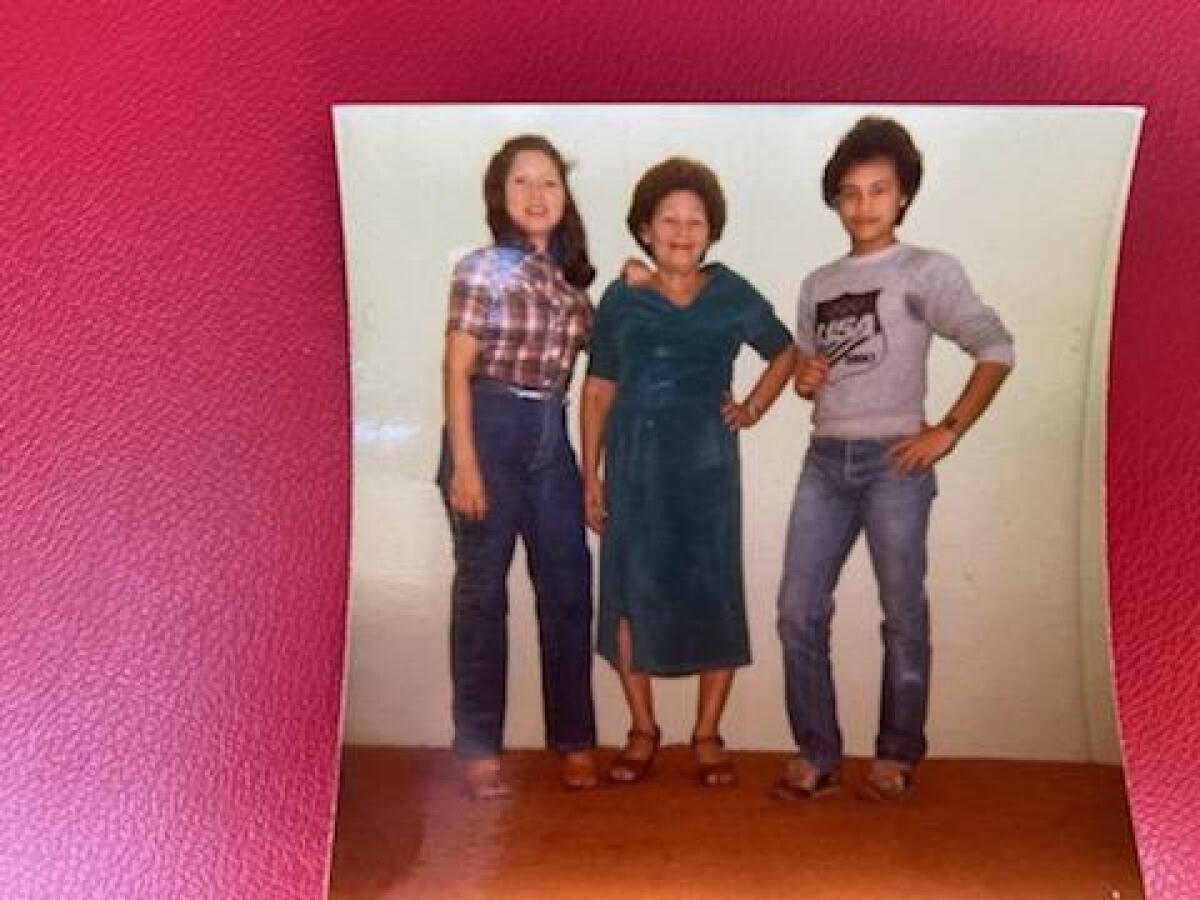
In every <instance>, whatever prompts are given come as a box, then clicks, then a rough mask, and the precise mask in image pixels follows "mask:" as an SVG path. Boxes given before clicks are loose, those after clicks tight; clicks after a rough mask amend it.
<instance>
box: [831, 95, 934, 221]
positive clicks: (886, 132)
mask: <svg viewBox="0 0 1200 900" xmlns="http://www.w3.org/2000/svg"><path fill="white" fill-rule="evenodd" d="M875 159H890V160H891V161H892V164H893V165H895V167H896V181H897V182H898V184H899V186H900V193H901V194H903V195H904V196H905V197H906V198H907V199H908V202H907V203H905V204H904V205H903V206H901V207H900V215H899V216H897V217H896V224H897V225H899V224H900V223H901V222H903V221H904V215H905V213H907V212H908V208H909V207H910V206H912V201H913V199H914V198H915V197H916V196H917V191H918V190H919V189H920V187H921V175H922V173H923V171H924V168H923V166H922V163H921V151H920V150H918V149H917V145H916V144H915V143H913V139H912V135H910V134H909V133H908V131H907V130H906V129H905V127H904V126H903V125H901V124H900V123H899V122H897V121H896V120H895V119H885V118H883V117H881V116H864V117H863V118H861V119H859V120H858V121H857V122H856V123H855V124H854V127H853V128H851V129H850V130H849V131H847V132H846V134H845V136H844V137H843V138H842V139H841V140H840V141H838V145H837V149H835V150H834V151H833V156H831V157H829V162H827V163H825V173H824V175H823V176H822V178H821V197H822V198H823V199H824V201H825V205H826V206H828V207H829V208H830V209H837V201H838V190H839V188H840V186H841V183H842V179H843V178H845V177H846V172H847V171H849V170H850V168H851V167H853V166H856V165H858V164H859V163H865V162H870V161H871V160H875Z"/></svg>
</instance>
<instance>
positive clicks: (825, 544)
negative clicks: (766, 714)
mask: <svg viewBox="0 0 1200 900" xmlns="http://www.w3.org/2000/svg"><path fill="white" fill-rule="evenodd" d="M892 443H894V441H885V440H862V441H843V440H837V439H834V438H814V439H813V442H812V445H811V446H810V447H809V450H808V453H807V454H806V456H805V458H804V468H803V470H802V471H801V473H800V481H799V483H798V484H797V486H796V497H795V501H794V503H793V506H792V514H791V520H790V522H789V523H788V536H787V548H786V555H785V559H784V570H783V580H782V583H781V585H780V588H779V637H780V640H781V641H782V642H783V653H784V677H785V682H786V700H787V711H788V718H789V720H790V723H791V726H792V735H793V737H794V738H795V740H796V746H797V748H798V751H799V754H800V755H801V756H802V757H804V758H805V759H806V760H808V762H810V763H811V764H812V765H814V766H815V767H816V768H817V769H818V770H819V771H821V772H830V771H833V770H834V769H836V768H838V766H840V765H841V758H842V734H841V730H840V729H839V727H838V721H837V707H836V701H835V697H834V689H833V678H832V672H831V668H830V660H829V628H830V622H831V620H832V618H833V590H834V588H835V586H836V585H837V582H838V578H839V576H840V575H841V571H842V567H843V565H844V564H845V562H846V556H847V555H848V554H849V552H850V548H851V547H852V546H853V545H854V541H855V540H856V539H857V538H858V535H859V532H862V531H865V532H866V535H867V546H868V547H869V549H870V551H871V563H872V566H873V567H874V570H875V578H876V581H877V582H878V584H879V602H880V605H881V606H882V607H883V624H882V627H881V632H882V637H883V691H882V696H881V699H880V709H879V733H878V737H877V739H876V745H875V755H876V757H877V758H879V759H889V760H896V761H899V762H903V763H908V764H910V765H911V764H915V763H917V762H918V761H920V760H921V759H922V758H923V757H924V755H925V751H926V741H925V718H926V709H927V706H928V699H929V656H930V650H929V598H928V596H927V595H926V593H925V570H926V555H925V538H926V534H927V532H928V526H929V510H930V506H931V504H932V502H933V497H934V495H935V494H936V492H937V488H936V483H935V479H934V474H933V471H932V469H925V470H921V471H917V472H913V473H910V474H909V475H906V476H902V475H898V474H897V473H896V472H895V471H894V470H893V469H892V467H891V464H890V461H889V459H888V457H887V449H888V447H889V445H890V444H892Z"/></svg>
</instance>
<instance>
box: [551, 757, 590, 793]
mask: <svg viewBox="0 0 1200 900" xmlns="http://www.w3.org/2000/svg"><path fill="white" fill-rule="evenodd" d="M559 778H560V780H561V781H562V786H563V787H565V788H566V789H567V790H568V791H587V790H591V789H592V788H594V787H598V786H599V784H600V775H599V773H598V772H597V771H596V760H595V758H594V757H593V756H592V752H591V751H590V750H580V751H576V752H573V753H564V754H563V756H562V769H561V770H560V772H559Z"/></svg>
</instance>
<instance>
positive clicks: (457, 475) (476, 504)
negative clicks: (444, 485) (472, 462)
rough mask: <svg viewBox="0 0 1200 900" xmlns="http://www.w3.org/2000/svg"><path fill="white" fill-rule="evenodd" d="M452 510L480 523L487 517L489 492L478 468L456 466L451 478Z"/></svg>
mask: <svg viewBox="0 0 1200 900" xmlns="http://www.w3.org/2000/svg"><path fill="white" fill-rule="evenodd" d="M450 509H452V510H453V511H454V512H456V513H458V514H459V515H460V516H462V517H463V518H465V519H470V520H472V521H475V522H478V521H479V520H480V519H482V518H483V517H484V516H486V515H487V490H486V489H485V488H484V486H483V476H482V475H481V474H480V473H479V467H478V466H455V467H454V474H453V475H451V476H450Z"/></svg>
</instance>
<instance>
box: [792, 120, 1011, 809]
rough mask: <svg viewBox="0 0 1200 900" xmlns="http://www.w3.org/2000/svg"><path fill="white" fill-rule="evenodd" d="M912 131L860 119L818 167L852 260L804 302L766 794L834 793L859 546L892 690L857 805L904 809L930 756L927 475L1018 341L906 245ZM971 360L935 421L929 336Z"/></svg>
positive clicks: (951, 272) (991, 389) (951, 271)
mask: <svg viewBox="0 0 1200 900" xmlns="http://www.w3.org/2000/svg"><path fill="white" fill-rule="evenodd" d="M921 174H922V164H921V155H920V152H919V151H918V150H917V148H916V146H915V145H914V144H913V141H912V138H911V137H910V136H909V134H908V132H907V131H905V129H904V128H903V127H902V126H901V125H900V124H899V123H897V122H894V121H892V120H889V119H880V118H875V117H867V118H864V119H862V120H860V121H859V122H858V123H857V124H856V125H855V126H854V128H852V129H851V130H850V131H849V132H848V133H847V134H846V135H845V137H843V138H842V140H841V142H840V143H839V144H838V146H837V149H836V150H835V151H834V154H833V156H832V157H831V158H830V160H829V162H828V163H827V164H826V166H825V173H824V179H823V185H822V188H823V194H824V199H825V203H826V205H827V206H829V207H830V208H832V209H834V210H836V212H837V214H838V216H839V218H840V219H841V222H842V226H843V227H844V228H845V229H846V233H847V234H848V235H849V237H850V245H851V246H850V254H849V255H848V256H845V257H842V258H841V259H838V260H835V261H834V262H832V263H830V264H828V265H826V266H823V267H821V268H819V269H817V270H816V271H815V272H813V273H811V274H810V275H809V276H808V277H807V278H806V279H805V280H804V283H803V285H802V286H801V289H800V298H799V303H798V327H797V330H796V342H797V344H798V346H799V350H800V361H799V363H798V365H797V369H796V391H797V393H799V394H800V396H802V397H804V398H806V399H809V400H811V401H812V402H813V404H814V408H813V440H812V443H811V445H810V447H809V449H808V453H807V455H806V456H805V460H804V466H803V470H802V471H801V474H800V480H799V483H798V485H797V488H796V496H795V501H794V504H793V507H792V514H791V520H790V522H789V525H788V536H787V549H786V556H785V562H784V572H783V579H782V583H781V585H780V591H779V636H780V639H781V640H782V642H783V651H784V668H785V679H786V699H787V709H788V717H789V719H790V722H791V727H792V733H793V736H794V737H795V740H796V744H797V748H798V754H797V756H796V757H795V758H794V759H792V760H791V762H790V763H789V764H788V768H787V772H786V774H785V776H784V777H783V778H782V779H780V781H779V782H778V783H777V784H776V786H775V789H774V791H773V793H774V795H775V796H777V797H779V798H782V799H792V798H796V797H803V796H816V795H819V794H822V793H825V792H827V791H830V790H833V789H835V788H836V787H837V786H838V785H839V783H840V766H841V755H842V737H841V732H840V730H839V728H838V722H837V715H836V710H835V702H834V689H833V681H832V677H831V669H830V660H829V629H830V622H831V619H832V617H833V589H834V586H835V585H836V584H837V581H838V577H839V575H840V573H841V569H842V566H843V565H844V563H845V561H846V556H847V554H848V553H849V552H850V548H851V546H852V545H853V544H854V542H855V540H856V539H857V537H858V535H859V533H860V532H865V533H866V538H867V544H868V547H869V549H870V553H871V562H872V565H873V567H874V570H875V577H876V580H877V582H878V584H879V599H880V604H881V606H882V607H883V626H882V635H883V647H884V665H883V691H882V696H881V703H880V713H879V733H878V737H877V741H876V759H875V762H874V764H873V765H872V767H871V771H870V774H869V775H868V776H867V780H866V782H865V784H864V789H865V792H866V793H867V794H868V795H870V796H872V797H874V798H876V799H882V800H900V799H904V798H906V797H907V796H908V795H909V794H910V792H911V790H912V772H913V768H914V767H915V766H916V764H917V763H918V762H919V761H920V760H921V759H922V758H923V757H924V755H925V751H926V741H925V718H926V707H927V701H928V697H929V613H928V607H929V601H928V597H927V595H926V593H925V570H926V551H925V542H926V533H927V530H928V523H929V510H930V504H931V502H932V500H933V496H934V494H935V493H936V487H935V481H934V473H933V464H934V463H936V462H937V461H938V460H940V459H941V458H942V457H944V456H945V455H946V454H948V453H950V452H951V451H952V450H953V449H954V447H955V445H956V444H957V443H958V441H959V439H960V438H961V437H962V435H963V434H964V433H965V432H966V431H967V430H968V429H969V428H970V427H971V425H972V424H973V423H974V422H975V420H976V419H977V418H978V417H979V416H980V414H981V413H982V412H983V411H984V410H985V409H986V408H987V406H988V404H989V403H990V402H991V400H992V397H993V396H995V394H996V391H997V390H998V389H999V387H1000V384H1001V383H1002V382H1003V381H1004V378H1005V376H1006V375H1007V374H1008V372H1009V370H1010V369H1011V367H1012V365H1013V343H1012V338H1011V336H1010V335H1009V333H1008V332H1007V331H1006V330H1005V328H1004V325H1003V324H1002V323H1001V322H1000V320H999V318H998V317H997V316H996V314H995V313H994V312H993V311H992V310H991V309H989V308H988V307H986V306H984V305H983V304H982V303H981V302H980V301H979V298H978V297H977V296H976V295H975V293H974V291H973V290H972V289H971V285H970V283H969V282H968V281H967V278H966V275H965V274H964V273H963V270H962V267H961V266H960V265H959V264H958V262H957V261H956V260H955V259H954V258H953V257H951V256H948V255H947V254H945V253H940V252H938V251H935V250H927V249H922V248H919V247H914V246H911V245H908V244H905V243H902V242H899V241H898V240H897V238H896V228H897V226H898V225H899V224H900V223H901V222H902V221H903V219H904V214H905V213H906V212H907V210H908V207H909V206H910V205H911V203H912V201H913V198H914V197H915V196H916V193H917V189H918V188H919V187H920V184H921ZM934 334H938V335H940V336H942V337H945V338H948V339H950V340H952V341H954V342H955V343H956V344H958V345H959V346H960V347H961V348H962V349H963V350H964V351H965V352H966V353H968V354H969V355H970V356H971V357H973V358H974V360H975V366H974V369H973V371H972V372H971V375H970V378H969V379H968V381H967V384H966V387H965V388H964V389H963V391H962V394H961V395H960V396H959V398H958V400H957V401H956V402H955V403H954V405H953V406H952V407H951V408H950V410H949V411H948V412H947V413H946V414H945V415H944V416H942V418H941V419H939V420H937V421H936V423H935V424H933V425H930V424H927V422H926V419H925V413H924V399H925V387H926V362H927V358H928V354H929V344H930V340H931V338H932V336H933V335H934Z"/></svg>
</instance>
